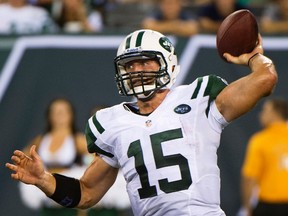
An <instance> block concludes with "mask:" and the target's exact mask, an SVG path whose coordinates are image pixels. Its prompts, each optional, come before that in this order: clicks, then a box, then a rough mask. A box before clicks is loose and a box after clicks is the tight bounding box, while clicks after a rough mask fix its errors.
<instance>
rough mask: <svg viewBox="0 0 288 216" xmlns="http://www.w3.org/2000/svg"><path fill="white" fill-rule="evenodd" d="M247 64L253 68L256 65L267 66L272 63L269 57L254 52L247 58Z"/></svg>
mask: <svg viewBox="0 0 288 216" xmlns="http://www.w3.org/2000/svg"><path fill="white" fill-rule="evenodd" d="M247 64H248V66H249V67H250V68H251V69H252V68H253V69H255V67H257V66H268V67H270V66H271V65H273V62H272V60H271V59H270V58H268V57H266V56H264V55H262V54H261V53H256V54H254V55H253V56H251V57H250V58H249V60H248V63H247Z"/></svg>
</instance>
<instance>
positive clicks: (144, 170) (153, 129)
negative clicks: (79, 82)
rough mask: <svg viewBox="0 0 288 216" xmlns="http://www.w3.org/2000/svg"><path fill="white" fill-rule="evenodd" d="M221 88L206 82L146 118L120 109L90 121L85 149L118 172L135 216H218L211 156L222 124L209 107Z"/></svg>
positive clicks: (179, 92) (183, 90) (182, 90)
mask: <svg viewBox="0 0 288 216" xmlns="http://www.w3.org/2000/svg"><path fill="white" fill-rule="evenodd" d="M225 86H226V84H225V83H223V81H222V80H221V79H220V78H219V77H216V76H206V77H203V78H198V79H197V80H196V81H195V82H193V83H192V84H190V85H187V86H180V87H177V88H175V89H173V90H171V91H170V92H169V93H168V95H167V96H166V98H165V100H164V101H163V102H162V104H161V105H160V106H159V107H158V108H157V109H156V110H155V111H154V112H153V113H151V114H149V115H147V116H146V115H139V114H137V111H136V110H137V108H135V106H136V105H135V104H133V103H122V104H120V105H116V106H114V107H111V108H109V109H104V110H101V111H98V112H97V113H96V114H95V115H94V116H92V117H91V118H90V120H89V123H88V126H87V128H86V134H87V136H88V149H89V151H90V152H97V153H98V154H99V155H100V156H101V157H102V158H103V160H104V161H105V162H107V163H108V164H110V165H111V166H113V167H117V168H120V167H122V170H123V173H124V177H125V179H126V181H127V191H128V193H129V197H130V200H131V204H132V208H133V211H134V214H135V215H151V216H152V215H153V216H154V215H171V216H172V215H207V216H208V215H224V213H223V212H222V210H221V209H220V197H219V194H220V177H219V170H218V167H217V155H216V151H217V148H218V146H219V142H220V134H221V131H222V128H223V127H224V126H225V125H226V124H227V122H226V120H225V119H224V118H223V116H222V115H221V114H220V113H219V111H218V109H217V108H216V106H215V103H214V102H211V101H213V100H214V99H215V97H216V96H217V94H218V93H219V92H220V91H221V90H222V89H223V88H224V87H225ZM135 109H136V110H135Z"/></svg>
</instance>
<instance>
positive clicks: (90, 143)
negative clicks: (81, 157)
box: [85, 123, 97, 153]
mask: <svg viewBox="0 0 288 216" xmlns="http://www.w3.org/2000/svg"><path fill="white" fill-rule="evenodd" d="M85 135H86V141H87V148H88V152H90V153H93V152H95V150H94V146H95V142H96V140H97V138H96V137H95V136H94V134H93V133H92V131H91V129H90V127H89V123H87V125H86V128H85Z"/></svg>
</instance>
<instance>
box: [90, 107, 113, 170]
mask: <svg viewBox="0 0 288 216" xmlns="http://www.w3.org/2000/svg"><path fill="white" fill-rule="evenodd" d="M97 113H98V112H96V113H95V115H93V116H92V117H91V118H90V119H89V120H88V122H87V124H86V128H85V135H86V141H87V149H88V152H89V153H96V154H98V155H100V156H101V157H102V159H103V160H104V161H105V162H106V163H108V164H109V165H111V166H113V167H117V168H118V167H119V165H118V161H117V159H116V157H115V155H114V147H113V145H111V144H108V143H105V142H104V140H103V139H102V137H103V135H104V133H107V132H106V130H105V128H104V127H103V126H102V124H101V123H100V122H99V120H98V119H97Z"/></svg>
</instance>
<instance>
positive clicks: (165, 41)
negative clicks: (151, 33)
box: [159, 37, 172, 52]
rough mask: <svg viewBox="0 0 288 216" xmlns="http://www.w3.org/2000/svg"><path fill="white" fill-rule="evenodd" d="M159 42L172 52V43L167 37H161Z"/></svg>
mask: <svg viewBox="0 0 288 216" xmlns="http://www.w3.org/2000/svg"><path fill="white" fill-rule="evenodd" d="M159 43H160V45H161V46H162V47H163V48H164V49H166V50H167V51H168V52H171V47H172V43H171V42H170V40H169V39H168V38H167V37H161V38H160V39H159Z"/></svg>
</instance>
